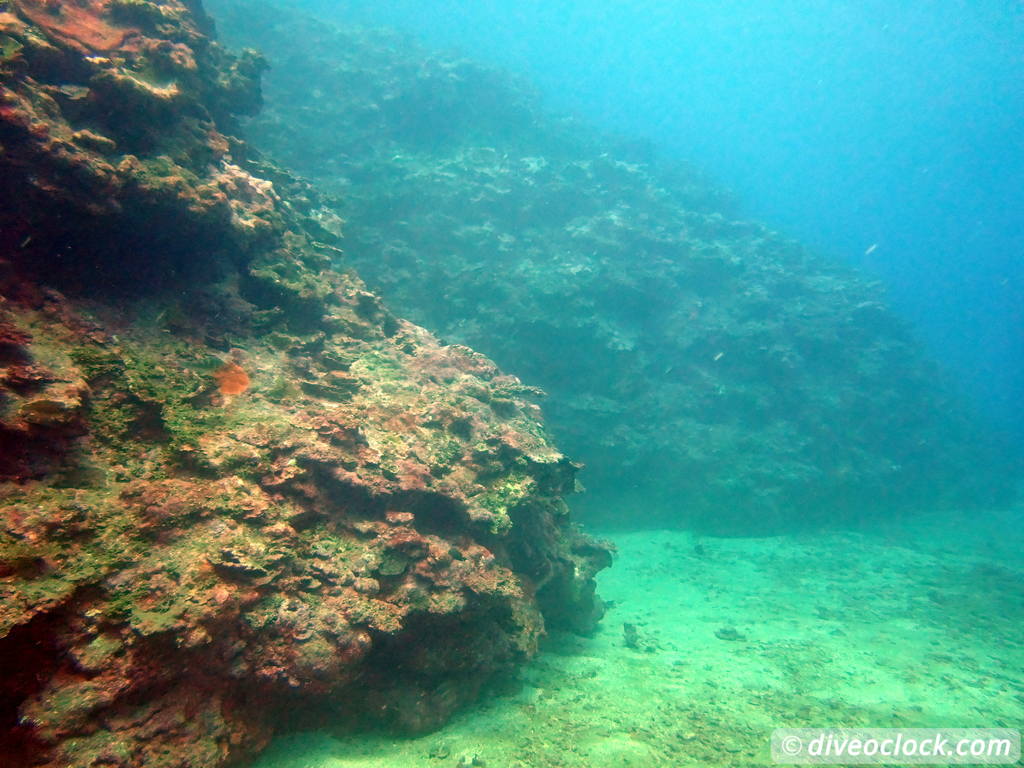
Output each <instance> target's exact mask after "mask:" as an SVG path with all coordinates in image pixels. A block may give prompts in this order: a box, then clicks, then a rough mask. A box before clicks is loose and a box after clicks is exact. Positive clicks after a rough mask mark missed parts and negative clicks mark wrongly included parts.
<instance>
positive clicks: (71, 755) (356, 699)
mask: <svg viewBox="0 0 1024 768" xmlns="http://www.w3.org/2000/svg"><path fill="white" fill-rule="evenodd" d="M211 36H212V24H211V23H210V21H209V19H208V18H207V17H206V16H205V15H204V13H203V11H202V8H201V6H200V4H199V2H198V1H197V0H187V1H186V0H183V1H182V2H179V1H178V0H161V1H160V2H145V1H143V0H78V1H77V2H68V3H56V2H48V1H47V0H10V1H9V2H7V3H4V4H3V5H2V6H0V145H2V150H0V511H2V517H0V763H2V764H3V765H10V766H15V765H17V766H28V765H41V766H53V767H54V768H56V766H68V765H73V766H93V765H96V766H99V765H103V766H123V767H128V766H166V767H168V768H169V767H171V766H174V767H175V768H186V767H188V768H200V767H202V768H211V767H212V766H218V765H221V764H224V763H227V762H230V761H233V760H236V759H238V758H241V757H243V756H245V755H247V754H252V753H253V752H255V751H256V750H258V749H259V748H260V747H261V746H262V745H263V744H264V743H265V742H266V740H267V739H268V737H269V735H270V733H271V732H272V731H273V730H274V729H275V727H277V726H278V725H279V724H281V723H282V722H284V721H285V720H286V719H287V716H288V714H289V713H295V712H309V713H323V712H328V713H329V714H330V717H331V719H332V722H338V723H348V724H351V725H353V726H366V725H379V724H383V725H388V726H392V727H395V728H398V729H403V730H407V731H420V730H424V729H428V728H431V727H435V726H437V725H439V724H440V723H441V722H443V721H444V719H445V718H446V717H447V716H448V715H449V714H450V713H451V712H452V711H453V710H454V709H455V708H456V707H458V706H459V705H460V704H462V703H464V702H466V701H467V700H470V699H471V698H472V697H474V696H475V695H476V694H477V692H478V691H479V689H480V687H481V685H482V684H483V683H484V682H485V681H486V680H487V679H488V678H489V677H490V676H491V675H492V674H493V673H494V672H496V671H499V670H503V669H506V668H509V667H511V666H512V665H514V664H516V663H517V662H520V661H521V660H523V659H525V658H528V657H529V656H530V655H531V654H532V653H533V652H534V651H535V650H536V647H537V643H538V640H539V638H540V637H541V635H542V634H543V632H544V630H545V626H565V627H568V628H572V629H577V630H586V629H587V628H588V627H589V626H591V625H592V624H593V622H594V621H595V620H596V619H597V618H598V617H599V614H600V610H601V604H600V602H599V601H598V600H597V599H596V598H595V596H594V583H593V575H594V573H595V572H596V571H597V570H598V569H599V568H601V567H604V566H605V565H607V563H608V561H609V554H608V549H607V547H606V546H604V545H602V544H600V543H597V542H594V541H592V540H590V539H587V538H586V537H585V536H583V535H582V534H581V533H579V532H578V531H577V530H576V529H575V528H574V527H573V526H572V524H571V523H570V522H569V520H568V516H567V508H566V505H565V502H564V501H563V500H562V496H563V495H564V494H566V493H569V492H571V491H572V490H573V487H574V482H575V481H574V476H575V473H576V469H577V466H576V465H575V464H573V463H572V462H570V461H569V460H568V459H566V458H565V457H564V456H563V455H562V454H561V453H559V452H558V451H557V450H556V449H555V448H554V447H553V445H552V444H551V442H550V440H549V439H548V437H547V435H546V433H545V431H544V428H543V426H542V423H541V420H540V415H539V409H538V407H537V406H536V405H535V404H534V403H533V402H531V398H532V396H533V395H534V390H533V389H531V388H530V387H526V386H524V385H523V384H521V383H520V381H519V380H518V379H516V378H515V377H512V376H509V375H505V374H503V373H501V372H500V371H499V370H498V369H497V367H496V366H495V365H494V364H493V363H492V362H491V361H490V360H488V359H487V358H485V357H483V356H482V355H480V354H477V353H475V352H473V351H472V350H470V349H468V348H466V347H462V346H443V345H441V344H440V343H439V342H438V341H437V339H435V338H434V337H433V336H431V335H430V334H429V333H428V332H426V331H424V330H423V329H421V328H419V327H417V326H414V325H412V324H410V323H409V322H406V321H404V320H401V319H399V318H397V317H395V316H394V315H392V314H391V313H390V312H389V311H388V309H387V308H385V307H384V306H383V304H382V303H381V301H380V299H379V298H378V297H377V296H376V295H374V294H373V293H370V292H369V291H368V290H366V288H365V287H364V285H363V284H362V283H361V282H360V281H359V279H358V278H357V277H356V276H355V275H353V274H350V273H348V272H339V271H334V270H332V268H331V264H332V263H333V262H334V261H335V259H336V258H337V256H338V252H337V250H336V248H335V247H334V246H333V245H332V244H331V239H332V237H333V235H332V234H331V231H332V230H336V228H337V223H338V222H337V217H336V216H335V215H334V214H332V213H331V212H330V211H329V210H327V209H325V208H324V207H323V204H322V201H321V200H320V198H319V197H318V195H317V193H316V191H315V190H313V189H312V188H310V187H308V186H307V185H305V184H304V183H302V182H300V181H298V180H297V179H295V178H293V177H291V176H289V175H288V174H287V173H285V172H284V171H281V170H280V169H277V168H275V167H273V166H272V165H270V164H268V163H265V162H262V161H260V160H259V159H258V158H255V157H253V156H252V155H251V153H250V152H248V151H247V148H246V147H245V145H244V144H242V143H241V142H240V141H238V140H237V139H235V138H232V136H231V132H232V131H233V130H234V127H235V116H236V115H238V114H243V113H250V112H252V111H254V110H256V109H257V108H258V107H259V104H260V88H259V77H260V74H261V72H262V70H263V68H264V66H265V65H264V63H263V62H262V59H261V58H260V56H259V55H258V54H255V53H253V52H244V53H242V54H239V55H233V54H231V53H228V52H227V51H225V50H224V49H223V48H221V47H220V46H219V45H218V44H217V43H215V42H213V41H212V39H211Z"/></svg>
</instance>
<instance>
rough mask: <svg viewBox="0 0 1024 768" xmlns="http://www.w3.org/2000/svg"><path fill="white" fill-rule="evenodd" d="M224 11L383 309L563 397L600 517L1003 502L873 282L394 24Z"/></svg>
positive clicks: (971, 433)
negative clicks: (370, 26)
mask: <svg viewBox="0 0 1024 768" xmlns="http://www.w3.org/2000/svg"><path fill="white" fill-rule="evenodd" d="M216 7H217V8H218V9H219V13H220V14H221V15H222V16H223V18H224V27H225V29H226V30H228V31H229V32H230V34H232V35H234V36H235V37H236V38H237V39H238V40H244V41H246V42H247V43H251V44H256V45H258V46H259V47H260V48H261V49H262V50H264V52H265V53H266V54H267V55H268V56H269V58H270V60H271V61H272V62H273V66H274V69H273V70H272V72H271V74H270V75H269V76H268V83H269V84H268V94H269V99H268V101H269V106H268V109H267V110H265V111H264V112H263V113H262V114H261V115H260V117H258V118H257V119H255V120H253V121H252V122H251V123H250V124H249V125H248V127H247V130H248V131H249V132H250V134H251V136H252V138H253V141H254V142H255V143H256V144H258V145H259V146H261V147H263V148H265V149H266V150H267V151H269V152H270V153H271V154H272V155H273V156H275V157H276V158H279V159H280V160H281V161H283V162H284V163H286V164H287V165H288V166H289V167H292V168H294V169H295V170H297V171H298V172H300V173H302V174H305V175H306V176H308V177H310V178H313V179H315V180H316V182H317V184H318V185H319V186H320V187H321V189H323V190H324V191H326V192H327V193H330V194H333V195H335V196H336V198H337V199H336V201H335V202H334V203H332V204H331V205H332V207H334V208H335V209H336V210H337V212H338V213H339V214H340V215H341V216H343V217H344V218H345V219H346V220H347V221H348V225H347V228H346V239H345V243H346V251H347V254H348V257H349V258H350V259H351V260H352V262H353V263H355V264H356V265H357V267H358V269H360V271H361V273H362V274H363V276H364V277H365V278H366V279H367V280H368V281H369V283H370V284H371V285H372V286H374V287H375V288H376V289H378V290H380V291H381V292H382V294H383V295H384V296H385V297H387V299H388V301H389V302H391V303H393V304H394V305H395V306H396V307H398V308H400V310H401V311H402V312H403V313H405V314H407V315H408V316H410V317H412V318H414V319H415V320H416V321H417V322H420V323H422V324H423V325H425V326H426V327H428V328H430V329H432V330H434V331H436V332H437V333H438V334H440V335H441V336H443V337H444V338H446V339H451V340H455V341H459V342H461V343H466V344H469V345H471V346H473V347H475V348H478V349H482V350H484V351H485V352H486V353H487V354H489V355H492V356H493V357H494V358H495V359H496V360H497V361H498V362H499V363H500V364H501V365H505V366H508V367H510V368H511V369H513V370H515V371H516V372H517V373H519V374H520V375H521V376H523V378H524V379H525V380H527V381H528V382H530V383H533V384H537V385H539V386H541V387H543V388H544V389H545V390H546V391H547V392H548V393H549V394H550V399H549V401H548V403H547V405H546V407H545V408H546V412H547V414H548V416H549V419H550V422H551V425H552V428H553V429H554V431H555V433H556V435H557V436H558V438H559V440H560V442H561V443H562V444H563V445H565V446H567V448H568V449H569V450H570V452H571V453H572V454H573V455H574V456H577V457H579V458H581V459H582V460H583V461H584V462H585V463H586V464H587V467H588V468H587V471H586V473H585V474H584V480H583V482H584V484H585V485H586V486H587V487H588V488H589V490H590V493H588V494H585V495H584V496H583V497H581V498H580V503H581V505H582V507H583V509H585V510H586V511H587V512H588V513H589V514H591V515H592V516H593V519H599V520H601V521H602V522H603V523H608V524H621V525H626V526H634V525H664V524H686V525H695V526H698V527H701V528H704V529H707V530H712V531H716V532H721V533H738V534H752V533H759V532H760V533H764V532H775V531H779V530H786V529H792V528H797V527H804V526H807V525H819V524H822V523H825V524H828V523H835V522H848V521H850V520H855V519H861V518H863V517H865V516H868V517H870V516H872V515H890V514H896V513H900V512H905V511H911V512H918V511H922V510H932V509H935V508H937V507H941V506H950V505H971V504H991V503H998V502H999V501H1000V500H1001V499H1005V498H1006V497H1007V495H1008V494H1009V493H1010V487H1011V485H1012V482H1013V481H1012V478H1013V472H1012V470H1011V468H1012V466H1013V460H1012V459H1008V458H1007V457H1006V455H1004V454H1003V453H1002V449H1001V448H1000V447H998V446H996V445H992V444H990V442H989V438H988V437H987V436H986V435H985V433H984V430H983V429H982V428H979V427H978V426H977V425H975V424H973V423H972V420H971V416H970V414H969V413H968V410H967V409H966V408H965V407H964V404H963V403H962V402H960V401H959V400H958V399H957V397H955V396H954V395H952V394H951V389H950V388H949V387H947V386H946V385H945V383H944V382H943V381H942V377H941V375H940V374H939V372H938V370H937V369H936V368H935V367H934V366H932V365H931V364H929V363H928V362H927V361H926V360H925V359H924V357H923V355H922V354H921V350H920V349H919V347H918V345H917V344H916V343H915V342H914V340H913V339H912V337H911V334H910V333H909V332H908V330H907V329H906V328H905V327H904V326H903V324H902V323H901V322H900V321H899V320H898V319H897V318H896V317H895V316H894V315H893V314H892V313H891V312H890V311H889V309H888V308H887V306H886V304H885V298H884V295H883V293H882V291H881V289H880V286H878V285H876V284H872V283H870V282H868V281H866V280H865V279H863V278H862V277H860V276H858V275H857V274H855V273H854V272H853V271H851V270H850V269H848V268H846V267H844V266H842V265H841V264H838V263H833V262H830V261H828V260H827V259H825V258H823V257H821V256H819V255H818V254H815V253H813V252H811V251H809V250H808V249H806V248H804V247H802V246H801V245H800V244H798V243H796V242H793V241H791V240H789V239H787V238H785V237H783V236H781V235H779V234H778V233H775V232H773V231H771V230H770V229H768V228H766V227H765V226H763V225H761V224H757V223H754V222H750V221H744V220H742V219H740V218H738V217H736V215H735V214H733V213H731V210H732V206H731V204H730V202H729V198H728V196H727V195H725V194H723V193H722V192H721V191H719V190H716V189H715V188H713V187H712V186H710V185H708V184H707V183H706V182H704V181H703V180H702V179H701V178H700V177H699V176H698V175H697V174H696V173H694V172H693V171H691V170H689V169H687V168H686V167H682V166H678V165H672V164H669V163H667V162H666V161H665V160H664V159H659V158H657V157H655V156H654V155H653V153H651V152H650V151H649V150H647V149H644V148H643V147H638V146H636V145H629V144H626V143H624V142H622V141H617V140H614V139H610V138H606V137H601V136H599V135H597V134H595V133H594V132H593V131H592V130H590V129H588V128H586V127H585V126H582V125H580V124H578V123H576V122H574V121H572V120H567V119H559V118H555V117H552V116H551V115H549V114H547V113H546V112H545V111H544V109H543V108H542V107H541V105H540V103H539V100H538V99H537V97H536V96H535V94H533V93H532V92H531V91H530V89H529V88H528V87H526V86H524V85H523V84H521V83H519V82H517V81H515V80H514V79H512V78H510V77H508V76H506V75H504V74H502V73H500V72H496V71H493V70H491V69H488V68H486V67H483V66H480V65H478V64H475V63H473V62H470V61H466V60H462V59H459V58H457V57H453V56H446V55H441V54H437V53H433V52H429V51H425V50H423V49H422V48H420V47H419V46H418V45H417V44H415V43H414V42H412V41H409V40H407V39H404V38H403V37H401V36H399V35H397V34H392V33H388V32H383V31H367V30H359V29H346V28H339V27H334V26H330V25H328V24H324V23H320V22H317V21H314V20H311V19H309V18H305V17H303V16H301V15H298V14H296V13H295V12H293V11H286V10H284V9H282V8H279V7H276V6H274V5H272V4H265V3H261V2H244V3H242V2H237V0H216ZM296 39H301V40H303V41H304V44H303V45H302V46H301V47H296V46H294V45H292V44H291V41H294V40H296Z"/></svg>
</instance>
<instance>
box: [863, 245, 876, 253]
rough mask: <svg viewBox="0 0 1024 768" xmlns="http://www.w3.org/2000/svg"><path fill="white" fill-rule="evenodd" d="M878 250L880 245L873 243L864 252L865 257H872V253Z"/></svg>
mask: <svg viewBox="0 0 1024 768" xmlns="http://www.w3.org/2000/svg"><path fill="white" fill-rule="evenodd" d="M877 250H878V243H872V244H871V245H869V246H868V249H867V250H866V251H864V255H865V256H870V255H871V254H872V253H874V252H875V251H877Z"/></svg>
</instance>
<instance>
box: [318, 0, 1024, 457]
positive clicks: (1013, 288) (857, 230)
mask: <svg viewBox="0 0 1024 768" xmlns="http://www.w3.org/2000/svg"><path fill="white" fill-rule="evenodd" d="M298 5H300V6H302V7H305V8H308V9H311V10H314V11H316V12H317V13H318V15H322V16H325V17H328V18H331V17H333V18H336V19H338V20H341V21H344V22H346V23H352V22H356V23H364V24H372V25H381V24H383V25H389V26H394V27H397V28H399V29H404V30H407V31H409V32H412V33H413V34H415V35H416V36H418V37H420V38H422V39H423V40H424V41H425V42H427V43H428V44H429V45H431V46H442V47H450V48H456V49H458V50H460V51H462V52H464V53H465V54H466V55H468V56H471V57H472V58H474V59H477V60H483V61H487V62H491V63H495V64H498V65H501V66H504V67H506V68H507V69H509V70H511V71H513V72H517V73H522V74H525V75H527V76H528V77H529V79H531V80H532V81H533V82H535V83H537V84H538V85H539V87H540V88H541V89H542V90H543V92H544V94H545V95H546V99H547V102H548V104H549V105H550V106H551V107H553V108H555V109H558V110H569V111H572V112H575V113H577V114H579V115H580V116H582V117H584V118H586V119H587V121H588V122H591V123H594V124H597V125H598V126H600V127H602V128H605V129H608V130H613V131H617V132H619V133H621V134H624V135H625V136H628V137H632V138H635V139H641V140H647V141H649V142H651V143H652V144H653V145H654V146H655V147H657V148H659V149H661V150H662V151H664V152H666V153H669V154H671V155H674V156H677V157H680V158H683V159H686V160H688V161H690V162H692V163H694V164H696V165H697V166H699V167H702V168H703V169H705V170H706V171H707V172H709V173H710V175H711V176H712V177H713V178H714V179H715V180H716V181H718V182H719V183H722V184H724V185H726V186H728V187H730V188H731V189H732V190H734V192H735V194H736V197H737V199H738V201H739V202H740V204H741V205H742V206H743V208H744V212H745V213H747V214H749V215H752V216H755V217H757V218H760V219H762V220H764V221H766V222H769V223H770V224H771V225H773V226H774V227H776V228H778V229H780V230H782V231H784V232H786V233H787V234H790V235H792V236H794V237H797V238H799V239H801V240H803V241H805V242H808V243H810V244H812V245H815V246H817V247H818V248H820V249H821V250H823V251H824V252H826V253H829V254H833V255H835V256H838V257H842V258H845V259H847V260H849V261H850V262H852V263H854V264H856V265H858V266H861V267H863V268H865V269H866V270H868V271H869V272H870V273H873V274H874V275H876V276H877V277H878V278H880V279H881V280H883V281H884V283H885V284H886V285H887V286H888V289H889V294H890V298H891V301H892V304H893V306H894V307H895V308H896V309H897V310H898V311H899V312H901V313H902V314H903V316H904V317H906V318H907V319H908V320H910V321H911V323H912V324H913V326H914V328H916V331H917V334H918V335H919V337H920V338H921V340H922V341H923V342H924V343H925V344H927V345H928V346H929V347H930V349H931V350H932V351H933V353H934V354H935V355H936V356H937V357H939V359H940V360H941V361H943V362H944V363H945V364H946V367H947V369H948V370H949V371H950V373H951V374H952V377H953V378H954V379H955V380H956V381H957V382H958V383H959V385H960V386H961V387H962V389H963V390H964V391H965V392H966V393H967V394H969V395H970V396H971V397H972V398H973V399H974V401H975V402H976V403H977V404H978V406H979V408H980V409H981V410H982V411H983V412H984V413H986V414H987V415H988V416H989V417H990V418H991V419H992V421H993V422H994V423H995V425H996V426H997V427H999V428H1001V429H1003V430H1005V431H1006V432H1007V433H1009V434H1011V435H1014V436H1015V437H1016V438H1017V439H1018V440H1020V441H1022V442H1024V408H1021V407H1020V399H1021V393H1022V392H1024V309H1022V307H1024V302H1022V301H1021V299H1020V297H1021V293H1022V287H1024V213H1022V211H1024V185H1022V184H1021V183H1020V182H1021V179H1022V178H1024V133H1022V132H1021V130H1020V126H1021V125H1024V89H1022V88H1021V82H1024V57H1022V53H1021V51H1022V50H1024V49H1022V45H1021V44H1022V43H1024V6H1022V5H1021V4H1020V3H1018V2H1009V0H972V1H971V2H967V1H966V0H941V2H935V0H903V1H902V2H899V3H892V2H883V1H882V0H857V1H856V2H848V1H841V0H698V1H695V2H686V3H681V2H673V1H672V0H631V1H630V2H615V1H614V0H521V1H520V2H516V3H509V2H498V0H446V2H443V3H426V4H425V3H422V2H420V1H419V0H375V2H373V3H368V2H356V1H354V0H347V1H344V2H334V1H333V0H332V2H327V1H326V0H304V1H303V2H301V3H298Z"/></svg>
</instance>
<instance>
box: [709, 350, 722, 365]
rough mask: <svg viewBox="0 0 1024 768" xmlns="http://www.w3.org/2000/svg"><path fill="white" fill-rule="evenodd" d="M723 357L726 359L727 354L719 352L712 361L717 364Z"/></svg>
mask: <svg viewBox="0 0 1024 768" xmlns="http://www.w3.org/2000/svg"><path fill="white" fill-rule="evenodd" d="M723 357H725V352H719V353H718V354H717V355H715V356H714V357H713V358H711V359H712V360H714V361H715V362H716V363H717V362H718V361H719V360H721V359H722V358H723Z"/></svg>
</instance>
